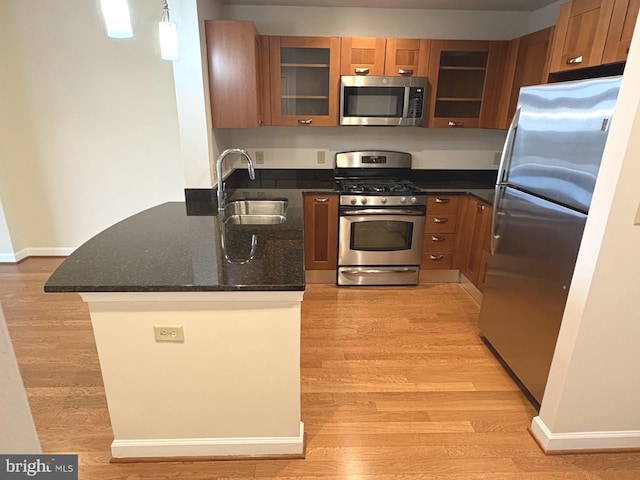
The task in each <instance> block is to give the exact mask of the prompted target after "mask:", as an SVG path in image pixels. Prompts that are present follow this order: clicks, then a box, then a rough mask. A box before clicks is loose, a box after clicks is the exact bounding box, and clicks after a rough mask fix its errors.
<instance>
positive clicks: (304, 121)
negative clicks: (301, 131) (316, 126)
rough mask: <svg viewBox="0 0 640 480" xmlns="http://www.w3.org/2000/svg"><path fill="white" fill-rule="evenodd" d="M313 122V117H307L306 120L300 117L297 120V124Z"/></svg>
mask: <svg viewBox="0 0 640 480" xmlns="http://www.w3.org/2000/svg"><path fill="white" fill-rule="evenodd" d="M312 122H313V119H311V118H308V119H306V120H303V119H300V120H298V124H300V125H311V123H312Z"/></svg>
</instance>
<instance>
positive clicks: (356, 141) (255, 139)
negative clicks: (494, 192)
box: [227, 127, 506, 170]
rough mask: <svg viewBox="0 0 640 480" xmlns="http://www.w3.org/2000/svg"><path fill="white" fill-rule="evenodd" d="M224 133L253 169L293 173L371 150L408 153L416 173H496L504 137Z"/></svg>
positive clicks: (297, 130)
mask: <svg viewBox="0 0 640 480" xmlns="http://www.w3.org/2000/svg"><path fill="white" fill-rule="evenodd" d="M228 132H229V135H228V136H227V141H228V142H229V145H228V147H232V146H233V147H237V148H244V149H247V150H248V151H249V153H250V154H251V156H252V158H253V159H254V160H258V162H260V161H262V162H263V163H258V162H256V165H255V166H256V168H296V169H323V168H333V162H334V155H335V153H336V152H341V151H348V150H365V149H372V150H398V151H403V152H409V153H411V154H412V155H413V168H414V169H429V170H430V169H444V170H496V169H497V168H498V161H499V157H500V151H501V150H502V145H503V143H504V138H505V135H506V132H505V131H503V130H483V129H469V130H462V129H451V130H449V129H428V128H418V127H310V128H304V127H262V128H258V129H232V130H228ZM258 152H261V154H258ZM236 161H237V162H239V160H236ZM322 162H323V163H322ZM238 165H239V164H238Z"/></svg>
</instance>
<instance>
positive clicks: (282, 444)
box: [83, 292, 303, 458]
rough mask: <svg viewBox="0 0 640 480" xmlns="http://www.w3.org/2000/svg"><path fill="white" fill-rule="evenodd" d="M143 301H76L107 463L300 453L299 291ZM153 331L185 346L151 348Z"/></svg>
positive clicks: (155, 296)
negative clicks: (170, 331)
mask: <svg viewBox="0 0 640 480" xmlns="http://www.w3.org/2000/svg"><path fill="white" fill-rule="evenodd" d="M243 293H244V295H243ZM144 295H149V294H132V295H131V298H132V300H127V295H122V294H114V295H113V296H112V295H111V294H108V293H105V294H90V295H87V294H85V295H83V297H86V298H85V300H88V304H89V309H90V312H91V321H92V324H93V329H94V335H95V339H96V345H97V350H98V355H99V358H100V366H101V369H102V375H103V380H104V386H105V392H106V396H107V402H108V405H109V414H110V417H111V423H112V427H113V432H114V442H113V444H112V454H113V456H114V458H132V457H163V456H168V457H181V456H199V457H202V456H205V457H206V456H211V457H216V456H227V455H228V456H233V455H277V454H301V453H302V452H303V426H302V423H301V414H300V318H301V317H300V304H301V300H302V292H286V293H285V292H279V293H278V295H277V296H275V300H274V301H268V299H269V297H270V295H273V294H270V293H269V292H242V293H239V292H234V293H233V294H227V295H225V293H223V292H220V293H219V294H218V295H216V294H211V293H209V294H203V296H208V297H207V298H209V299H210V298H212V297H213V298H215V300H214V301H211V300H207V301H200V300H196V298H197V297H198V295H197V294H191V295H185V298H187V299H188V301H175V298H176V294H173V295H172V296H171V301H162V300H161V299H162V294H158V293H156V294H153V299H154V301H139V300H136V299H138V298H140V297H144ZM229 295H233V298H234V300H233V301H225V300H224V299H225V297H227V298H228V297H229ZM110 296H112V297H113V298H117V301H109V297H110ZM287 296H289V297H291V300H286V297H287ZM283 298H285V300H283ZM97 300H99V301H97ZM154 325H164V326H174V325H181V326H182V327H183V331H184V342H157V341H156V340H155V336H154Z"/></svg>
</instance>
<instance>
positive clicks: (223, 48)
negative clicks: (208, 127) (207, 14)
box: [205, 20, 269, 128]
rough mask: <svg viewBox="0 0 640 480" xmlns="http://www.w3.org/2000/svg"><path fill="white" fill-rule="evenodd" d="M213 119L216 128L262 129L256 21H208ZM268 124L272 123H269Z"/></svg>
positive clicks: (262, 77) (262, 80)
mask: <svg viewBox="0 0 640 480" xmlns="http://www.w3.org/2000/svg"><path fill="white" fill-rule="evenodd" d="M205 35H206V44H207V58H208V64H209V92H210V101H211V119H212V122H213V127H214V128H248V127H259V126H260V125H262V124H264V123H265V117H268V116H269V115H268V112H266V115H265V108H264V107H265V105H268V102H266V101H265V98H264V95H263V93H264V90H263V85H264V84H265V82H268V78H267V75H264V73H265V72H263V68H264V64H263V63H262V62H261V58H262V57H261V55H262V52H263V51H262V46H261V43H260V37H259V36H258V32H257V30H256V28H255V25H254V24H253V22H246V21H235V20H233V21H232V20H207V21H205ZM266 123H268V121H267V122H266Z"/></svg>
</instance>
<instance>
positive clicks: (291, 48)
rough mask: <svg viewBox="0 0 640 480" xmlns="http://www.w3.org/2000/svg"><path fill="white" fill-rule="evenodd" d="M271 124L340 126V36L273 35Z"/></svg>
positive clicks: (271, 43)
mask: <svg viewBox="0 0 640 480" xmlns="http://www.w3.org/2000/svg"><path fill="white" fill-rule="evenodd" d="M269 56H270V62H269V66H270V73H271V123H272V124H273V125H304V126H335V125H338V80H339V77H340V38H338V37H270V41H269Z"/></svg>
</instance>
